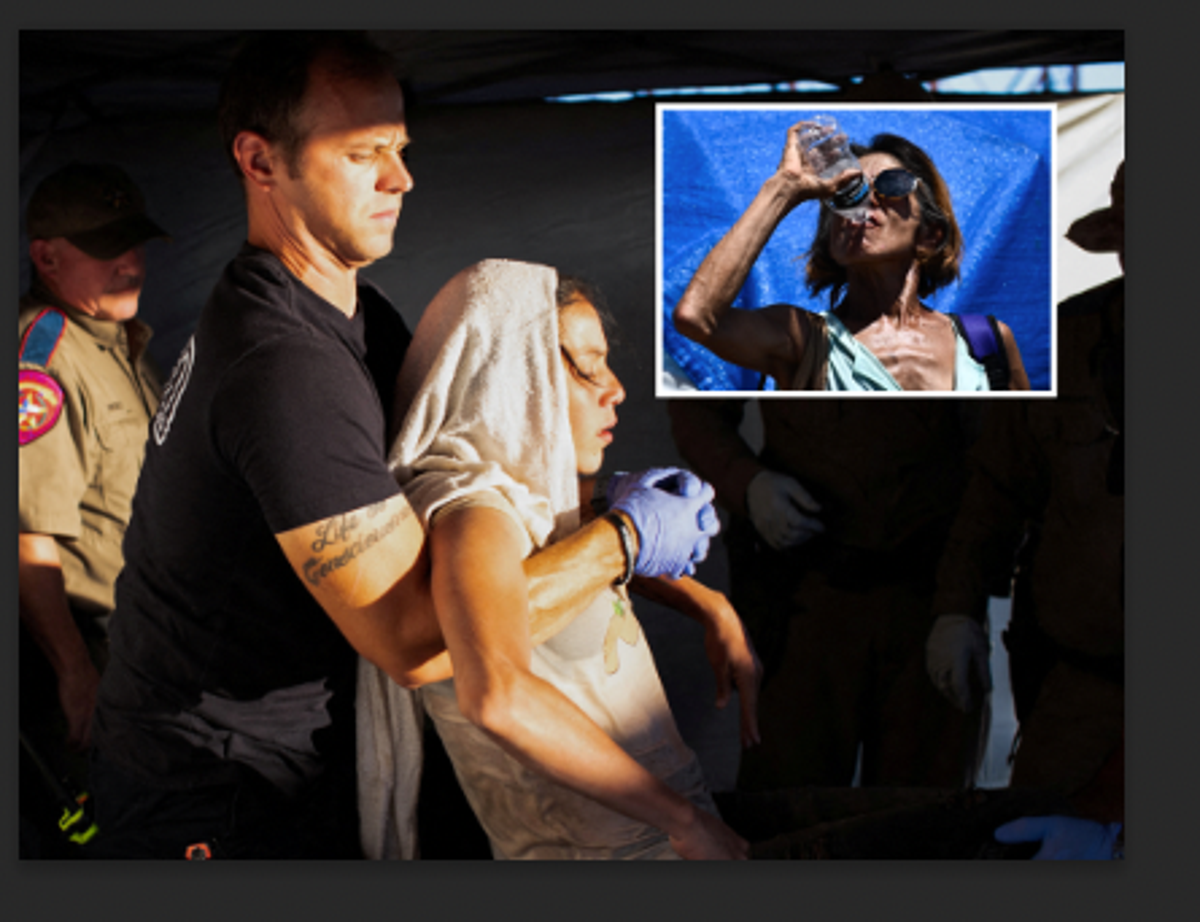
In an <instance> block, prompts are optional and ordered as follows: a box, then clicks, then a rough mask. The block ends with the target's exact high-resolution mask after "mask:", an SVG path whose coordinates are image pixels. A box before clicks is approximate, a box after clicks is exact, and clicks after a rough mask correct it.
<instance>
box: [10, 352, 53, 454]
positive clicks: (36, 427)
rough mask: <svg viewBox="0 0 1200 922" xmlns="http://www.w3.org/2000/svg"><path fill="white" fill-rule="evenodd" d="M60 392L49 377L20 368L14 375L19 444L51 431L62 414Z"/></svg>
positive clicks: (26, 443)
mask: <svg viewBox="0 0 1200 922" xmlns="http://www.w3.org/2000/svg"><path fill="white" fill-rule="evenodd" d="M62 406H63V392H62V388H61V387H59V386H58V382H57V381H55V380H54V379H53V378H52V377H50V375H48V374H46V372H44V371H37V370H36V369H32V368H22V369H21V371H20V372H19V374H18V375H17V420H18V427H19V431H20V444H22V445H28V444H29V443H30V442H32V441H33V440H34V439H38V438H41V437H42V436H43V435H45V434H46V433H47V432H49V431H50V430H51V429H53V428H54V424H55V423H57V422H58V418H59V416H61V415H62Z"/></svg>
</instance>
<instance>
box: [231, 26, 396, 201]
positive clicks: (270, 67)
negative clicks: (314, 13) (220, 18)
mask: <svg viewBox="0 0 1200 922" xmlns="http://www.w3.org/2000/svg"><path fill="white" fill-rule="evenodd" d="M318 59H320V61H321V63H322V65H323V66H325V67H327V68H329V72H330V73H331V74H332V75H334V76H335V77H338V78H341V79H347V80H355V79H357V80H373V79H378V78H380V77H383V76H392V77H395V76H396V73H395V64H394V62H393V61H392V58H391V55H389V54H388V53H387V52H386V51H384V50H383V49H382V48H380V47H379V46H377V45H375V44H374V43H373V42H372V41H371V40H370V39H369V38H367V35H366V33H365V32H339V31H325V32H301V31H276V32H252V33H249V34H248V35H247V36H246V37H245V38H244V39H243V41H242V44H241V46H240V47H239V48H238V51H237V53H236V54H235V55H234V59H233V63H232V64H231V65H230V68H229V72H228V73H227V74H226V75H225V79H224V81H223V82H222V85H221V95H220V99H219V101H218V103H217V126H218V128H219V130H220V133H221V143H222V144H224V145H225V154H226V156H227V157H228V158H229V161H230V163H231V164H232V166H233V170H234V173H235V174H236V175H237V176H238V178H239V179H240V178H241V176H242V169H241V167H240V166H238V163H237V160H236V159H235V158H234V156H233V140H234V138H236V137H237V136H238V134H239V133H240V132H243V131H253V132H255V133H256V134H260V135H262V136H263V137H264V138H266V139H267V140H268V141H269V142H271V143H272V144H277V145H279V146H280V147H281V148H282V149H283V152H284V155H285V157H286V158H287V164H288V168H289V170H292V171H293V172H294V170H295V166H296V159H297V156H298V154H299V151H300V147H301V146H302V145H303V143H304V140H305V132H304V130H303V128H302V126H301V125H300V124H299V123H298V122H299V118H298V117H299V114H300V111H301V108H302V106H303V104H304V96H305V93H306V92H307V90H308V83H309V77H310V75H311V73H312V66H313V63H314V62H315V61H317V60H318Z"/></svg>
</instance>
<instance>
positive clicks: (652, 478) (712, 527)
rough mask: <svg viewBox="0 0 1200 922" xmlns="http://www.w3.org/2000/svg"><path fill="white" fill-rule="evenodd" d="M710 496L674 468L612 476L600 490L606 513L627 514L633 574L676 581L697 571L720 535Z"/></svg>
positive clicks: (702, 486)
mask: <svg viewBox="0 0 1200 922" xmlns="http://www.w3.org/2000/svg"><path fill="white" fill-rule="evenodd" d="M713 493H714V491H713V488H712V486H711V485H710V484H707V483H705V482H704V481H703V480H701V479H700V478H699V477H697V476H696V475H695V474H693V473H692V472H691V471H685V470H681V469H680V468H676V467H657V468H651V469H650V470H647V471H640V472H638V473H633V474H630V473H621V474H614V475H613V477H612V479H610V480H609V482H608V486H607V488H606V490H605V495H606V496H607V498H608V505H609V508H610V509H620V510H621V511H622V512H624V513H625V514H626V515H628V516H629V517H630V518H631V519H632V520H633V524H634V527H635V528H637V532H638V543H639V547H638V559H637V562H636V564H635V565H634V573H636V574H637V575H638V576H669V577H671V578H672V579H679V577H681V576H691V575H692V574H693V573H695V572H696V564H698V563H700V561H702V560H704V558H705V557H706V556H708V546H709V541H710V539H711V538H712V536H714V535H716V534H717V532H719V531H720V530H721V523H720V520H719V519H718V518H717V511H716V509H714V508H713V506H712V499H713Z"/></svg>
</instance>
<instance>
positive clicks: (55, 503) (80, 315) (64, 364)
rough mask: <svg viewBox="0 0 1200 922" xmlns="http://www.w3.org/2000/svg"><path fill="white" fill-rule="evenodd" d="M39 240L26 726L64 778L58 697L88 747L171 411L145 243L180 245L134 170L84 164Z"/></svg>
mask: <svg viewBox="0 0 1200 922" xmlns="http://www.w3.org/2000/svg"><path fill="white" fill-rule="evenodd" d="M26 229H27V232H28V236H29V241H30V243H29V257H30V263H31V267H32V273H31V275H32V279H31V283H30V288H29V291H28V292H27V293H26V294H25V295H24V296H23V297H22V299H21V305H20V315H19V321H18V340H19V343H20V346H19V353H18V363H19V372H18V391H19V396H18V425H19V442H20V448H19V457H20V462H19V470H20V476H19V481H20V487H19V503H18V530H19V536H18V569H17V575H18V584H19V592H20V615H21V623H22V625H23V628H24V630H23V631H22V646H23V651H22V653H23V655H22V658H21V665H20V668H21V707H22V711H21V714H22V720H21V725H22V731H23V733H24V734H25V735H26V737H27V738H30V739H34V740H36V742H37V744H38V748H39V749H40V750H41V751H42V752H41V754H42V755H43V757H44V758H46V759H47V761H49V762H50V763H51V764H52V766H53V767H55V768H56V769H59V768H61V765H59V764H58V763H59V762H60V758H61V756H62V754H63V753H62V740H61V737H60V738H59V739H55V736H56V735H59V736H60V734H61V724H60V725H59V726H58V727H57V728H54V726H53V725H54V724H55V722H56V716H55V714H54V702H53V701H47V700H45V699H46V698H47V697H53V692H51V691H50V689H51V687H52V686H56V691H57V704H58V706H59V707H61V709H62V715H61V717H65V720H66V743H67V748H68V749H70V750H76V751H78V750H81V749H83V748H85V747H86V745H87V741H88V726H89V723H90V721H91V715H92V708H93V706H94V704H95V697H96V687H97V685H98V683H99V669H101V668H103V648H104V630H105V626H106V624H105V623H106V621H107V617H108V614H109V613H110V612H111V611H112V608H113V585H114V583H115V582H116V578H117V574H118V573H119V572H120V570H121V567H122V557H121V541H122V538H123V536H124V533H125V526H126V525H127V524H128V521H129V516H130V510H131V506H132V500H133V493H134V489H135V487H136V485H137V478H138V472H139V470H140V468H141V463H142V455H143V450H144V444H145V440H146V435H147V432H148V426H149V422H150V419H151V416H152V415H153V413H154V411H155V409H156V408H157V406H158V400H159V391H160V387H159V383H158V378H157V375H156V374H155V373H154V371H153V370H152V369H151V367H150V365H149V363H148V359H147V355H146V344H147V342H148V341H149V339H150V328H149V327H147V326H146V325H145V324H143V323H141V322H140V321H138V320H137V319H136V317H135V315H136V313H137V309H138V299H139V296H140V294H141V289H142V284H143V282H144V279H145V246H144V245H145V243H146V241H147V240H150V239H152V238H155V237H165V236H166V234H165V232H164V231H163V230H162V228H160V227H159V226H158V225H157V224H155V223H154V222H153V221H151V220H150V219H149V218H148V217H147V216H146V213H145V207H144V203H143V198H142V194H141V192H140V191H139V190H138V189H137V187H136V186H135V185H134V184H133V182H132V181H131V180H130V179H129V177H128V176H127V175H126V174H125V173H124V172H123V171H122V170H120V169H119V168H117V167H115V166H110V165H105V164H80V163H72V164H70V165H69V166H66V167H64V168H62V169H60V170H58V171H57V172H55V173H53V174H51V175H50V176H48V177H47V178H46V179H44V180H43V181H42V183H41V184H40V185H39V186H38V188H37V189H36V190H35V191H34V194H33V196H32V198H31V199H30V202H29V207H28V210H27V212H26ZM30 641H32V644H31V643H30ZM33 645H36V646H33ZM38 650H40V651H41V653H42V654H44V657H45V660H44V661H43V660H42V657H40V656H39V655H38ZM46 662H48V663H49V666H50V667H51V668H52V669H53V676H50V674H49V673H48V672H47V670H46ZM39 683H40V684H39ZM61 717H59V718H58V720H61ZM56 744H57V745H56ZM56 750H58V751H56ZM35 783H36V782H35Z"/></svg>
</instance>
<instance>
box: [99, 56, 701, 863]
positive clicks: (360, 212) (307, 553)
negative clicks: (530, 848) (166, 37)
mask: <svg viewBox="0 0 1200 922" xmlns="http://www.w3.org/2000/svg"><path fill="white" fill-rule="evenodd" d="M220 121H221V130H222V135H223V139H224V142H225V145H226V149H227V151H228V152H229V154H230V157H231V159H232V161H233V165H234V168H235V170H236V172H237V175H238V176H239V178H240V180H241V181H242V183H243V189H244V192H245V196H246V207H247V217H248V234H247V242H246V245H245V246H244V247H243V249H242V251H241V253H240V254H239V255H238V256H237V258H236V259H234V260H233V262H231V263H230V264H229V266H228V267H227V268H226V270H225V272H224V274H223V275H222V277H221V279H220V281H219V282H218V284H217V286H216V288H215V290H214V292H213V295H212V297H211V298H210V300H209V302H208V304H207V305H206V306H205V308H204V310H203V312H202V313H201V316H200V319H199V322H198V324H197V327H196V331H195V334H194V335H193V337H192V339H191V340H190V341H189V342H188V344H187V346H186V347H185V349H184V350H183V353H182V355H181V357H180V359H179V361H178V362H177V364H176V366H175V368H174V371H173V372H172V375H171V378H170V380H169V382H168V384H167V386H166V388H165V390H164V394H163V399H162V403H161V406H160V408H159V411H158V413H157V415H156V416H155V418H154V421H153V424H152V427H151V437H150V439H149V443H148V447H147V457H146V463H145V466H144V469H143V474H142V479H141V480H140V482H139V485H138V491H137V496H136V498H135V504H134V511H133V518H132V522H131V525H130V528H129V530H128V533H127V537H126V545H125V556H126V561H127V564H126V568H125V570H124V572H123V573H122V576H121V578H120V580H119V582H118V586H117V608H116V613H115V615H114V617H113V630H112V639H111V663H110V666H109V669H108V671H107V672H106V674H105V677H104V680H103V682H102V685H101V689H100V695H99V702H98V705H97V709H96V716H95V722H94V726H93V735H92V738H93V741H94V744H95V747H94V750H93V761H92V776H91V787H92V794H93V798H94V802H95V804H96V811H97V813H96V821H97V824H98V825H99V827H100V830H101V832H100V835H99V836H98V838H97V840H96V842H95V844H94V846H92V848H93V850H94V853H95V854H96V855H98V856H103V857H183V856H184V854H185V852H188V851H189V850H191V851H192V854H199V855H206V854H209V853H212V854H214V855H217V856H229V857H351V856H355V855H357V854H358V843H357V829H356V826H355V824H354V822H353V819H354V816H355V813H354V775H353V771H354V764H353V734H354V721H353V711H352V709H353V691H354V687H353V679H354V668H355V663H356V655H361V656H363V657H365V658H367V659H368V660H370V661H372V662H373V663H375V664H376V665H377V666H379V667H380V668H381V669H383V670H384V671H385V672H386V673H387V674H388V675H389V676H391V678H392V679H394V680H395V681H397V682H398V683H400V684H401V685H406V686H416V685H420V684H423V683H425V682H428V681H433V680H437V679H442V678H445V677H447V676H448V675H449V674H450V666H449V658H448V656H447V655H446V653H445V649H444V643H443V641H442V638H441V633H440V630H439V629H438V625H437V619H436V615H435V613H434V612H433V610H432V605H431V602H430V599H429V591H428V567H427V566H426V561H425V559H424V558H425V554H426V550H425V543H424V532H423V529H422V527H421V525H420V523H419V521H418V520H417V518H416V517H415V516H414V515H413V513H412V510H411V508H410V506H409V504H408V502H407V500H406V499H405V497H404V494H403V493H402V492H401V491H400V489H399V487H398V486H397V485H396V482H395V481H394V479H393V478H392V476H391V474H390V473H389V471H388V468H387V464H386V460H385V445H386V439H387V425H388V419H389V415H390V414H391V412H392V408H391V407H390V403H391V399H392V384H393V382H394V380H395V378H396V373H397V371H398V369H399V367H400V363H401V362H402V360H403V356H404V351H405V349H406V348H407V345H408V339H409V335H408V331H407V329H406V328H405V326H404V324H403V322H402V321H401V319H400V318H399V316H398V315H397V314H396V312H395V311H394V310H393V309H392V307H391V305H390V304H389V303H388V302H387V300H386V299H385V298H384V297H383V295H382V294H381V293H380V292H379V291H377V290H376V289H375V288H374V287H373V286H371V285H370V284H369V283H367V282H365V281H363V280H361V279H359V278H358V275H357V270H358V269H360V268H362V267H363V266H366V265H368V264H370V263H371V262H373V261H374V260H376V259H379V258H380V257H382V256H384V255H386V254H387V253H388V252H389V251H390V249H391V247H392V237H393V232H394V229H395V225H396V221H397V218H398V216H399V212H400V207H401V202H402V199H403V196H404V194H405V193H407V192H408V191H410V190H411V188H412V177H411V175H410V174H409V172H408V169H407V167H406V166H405V163H404V157H403V151H404V147H405V145H406V144H407V142H408V134H407V127H406V124H405V119H404V102H403V97H402V94H401V91H400V87H399V85H398V83H397V81H396V79H395V77H394V76H393V74H392V71H391V64H390V61H389V60H388V59H387V57H386V56H385V55H384V54H383V53H382V52H380V51H379V50H378V49H376V48H374V46H372V45H370V44H368V43H367V42H366V41H365V40H364V39H362V38H361V37H360V36H358V35H357V34H352V33H322V34H316V35H312V34H305V33H261V34H258V35H256V36H255V37H254V38H253V39H251V40H250V41H249V42H248V43H247V45H246V46H245V47H244V48H243V49H242V51H241V52H240V53H239V56H238V58H237V60H236V61H235V63H234V66H233V68H232V69H231V72H230V75H229V77H228V78H227V80H226V85H225V87H224V88H223V90H222V100H221V107H220ZM397 410H398V411H400V412H402V410H403V408H397ZM703 505H705V504H704V503H703V501H698V500H696V499H694V498H685V497H682V496H675V495H672V494H670V493H667V492H665V491H664V490H661V489H657V488H655V487H654V486H652V485H649V486H646V487H645V488H644V489H640V490H635V491H632V492H631V494H630V498H629V500H628V501H626V502H624V504H623V505H621V507H620V509H621V511H620V512H619V513H618V514H619V515H621V516H622V517H623V518H624V519H625V520H626V524H628V525H629V526H631V528H632V530H633V533H634V535H635V537H636V538H638V539H640V541H642V542H644V546H640V545H639V544H638V541H635V542H634V544H635V545H638V546H634V547H632V548H629V547H626V546H623V544H622V540H621V537H620V534H619V532H618V530H617V528H616V527H614V525H613V524H612V523H611V522H609V521H606V520H600V521H597V522H596V523H595V524H593V525H591V526H589V527H587V528H585V529H583V530H582V531H580V532H579V533H577V534H576V535H574V536H572V537H571V538H568V539H567V540H565V541H562V542H560V543H558V544H556V545H555V546H553V547H552V548H550V549H548V550H547V551H545V552H543V553H541V554H538V555H536V556H534V557H531V558H530V559H529V561H527V563H526V572H527V574H528V576H529V581H530V587H531V600H530V602H531V612H532V615H531V617H532V618H533V620H534V622H535V626H536V625H538V624H540V623H542V620H543V619H559V618H561V617H562V616H563V615H565V614H569V613H571V612H574V611H579V610H581V609H582V608H583V606H584V604H585V603H586V602H588V601H590V599H591V598H592V597H593V596H594V595H595V594H596V593H597V592H598V591H600V589H601V588H602V587H603V586H605V585H607V584H608V583H611V582H613V581H614V580H616V579H617V578H619V577H621V576H622V575H623V574H624V573H625V571H626V565H627V555H628V557H629V558H632V559H633V560H642V559H645V560H651V559H655V558H657V559H663V558H668V559H672V558H679V557H680V556H681V555H682V556H683V557H684V559H687V558H689V557H690V556H691V555H693V554H694V553H702V552H701V551H699V548H700V547H702V546H706V545H707V538H706V537H704V530H703V528H702V527H701V522H702V521H703V520H704V518H705V516H704V515H702V514H701V513H702V512H703V511H704V510H702V506H703ZM708 511H709V512H711V510H708ZM649 516H654V517H655V518H657V519H660V520H669V521H667V523H666V525H667V527H665V528H661V529H649V528H645V527H643V525H645V524H646V521H648V519H647V518H646V517H649ZM656 533H658V534H661V538H658V539H654V540H652V536H653V535H654V534H656ZM701 539H703V540H701ZM652 551H653V552H654V553H651V552H652ZM630 562H631V561H630ZM638 572H642V569H639V570H638ZM643 575H653V574H652V573H644V574H643ZM193 846H195V848H194V849H193V848H192V847H193Z"/></svg>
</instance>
